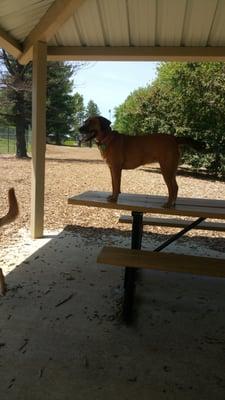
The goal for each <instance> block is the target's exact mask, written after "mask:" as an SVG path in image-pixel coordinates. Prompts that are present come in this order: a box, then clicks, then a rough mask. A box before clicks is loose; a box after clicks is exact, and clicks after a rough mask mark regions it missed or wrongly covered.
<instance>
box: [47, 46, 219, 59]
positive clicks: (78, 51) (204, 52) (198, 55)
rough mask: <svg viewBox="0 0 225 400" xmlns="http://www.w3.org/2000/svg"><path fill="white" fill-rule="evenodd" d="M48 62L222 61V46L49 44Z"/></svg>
mask: <svg viewBox="0 0 225 400" xmlns="http://www.w3.org/2000/svg"><path fill="white" fill-rule="evenodd" d="M48 60H49V61H77V60H87V61H225V47H224V46H222V47H178V46H177V47H148V46H144V47H139V46H137V47H126V46H115V47H104V46H102V47H95V46H92V47H84V46H83V47H80V46H64V47H63V46H49V47H48Z"/></svg>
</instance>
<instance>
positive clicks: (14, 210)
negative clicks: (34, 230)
mask: <svg viewBox="0 0 225 400" xmlns="http://www.w3.org/2000/svg"><path fill="white" fill-rule="evenodd" d="M8 199H9V211H8V212H7V214H6V215H5V216H4V217H2V218H0V226H3V225H5V224H9V223H10V222H12V221H14V219H16V217H17V215H18V214H19V207H18V202H17V198H16V195H15V191H14V188H11V189H9V191H8Z"/></svg>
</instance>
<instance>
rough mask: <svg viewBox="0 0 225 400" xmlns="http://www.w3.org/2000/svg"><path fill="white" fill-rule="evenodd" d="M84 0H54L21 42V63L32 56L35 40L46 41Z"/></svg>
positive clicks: (25, 62)
mask: <svg viewBox="0 0 225 400" xmlns="http://www.w3.org/2000/svg"><path fill="white" fill-rule="evenodd" d="M83 1H84V0H55V1H54V3H53V4H52V5H51V7H50V8H49V9H48V11H47V12H46V13H45V15H44V16H43V17H42V18H41V19H40V21H39V23H38V24H37V25H36V26H35V28H34V29H33V30H32V31H31V32H30V34H29V35H28V36H27V38H26V39H25V41H24V43H23V54H22V56H21V57H20V58H19V62H20V63H21V64H27V63H28V62H29V61H30V60H31V58H32V47H33V45H34V44H35V43H36V42H37V41H43V42H47V41H48V40H49V39H50V38H51V37H52V36H53V35H54V34H55V33H56V32H57V30H58V29H59V28H60V26H61V25H62V24H63V23H64V22H65V21H66V20H67V19H68V18H69V17H70V16H71V15H72V14H73V13H74V11H75V10H76V9H77V8H78V7H79V6H80V4H81V3H82V2H83Z"/></svg>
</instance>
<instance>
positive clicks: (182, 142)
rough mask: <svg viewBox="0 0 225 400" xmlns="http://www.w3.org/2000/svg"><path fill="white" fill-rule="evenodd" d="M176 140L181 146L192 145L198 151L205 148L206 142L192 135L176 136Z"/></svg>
mask: <svg viewBox="0 0 225 400" xmlns="http://www.w3.org/2000/svg"><path fill="white" fill-rule="evenodd" d="M176 141H177V143H178V144H179V145H181V146H188V147H192V148H193V149H194V150H197V151H204V150H205V144H204V143H203V142H201V141H200V140H195V139H192V138H190V137H176Z"/></svg>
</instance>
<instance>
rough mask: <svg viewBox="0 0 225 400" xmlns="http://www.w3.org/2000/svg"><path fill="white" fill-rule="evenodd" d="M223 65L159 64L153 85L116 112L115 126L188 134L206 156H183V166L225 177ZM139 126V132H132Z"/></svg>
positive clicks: (224, 90)
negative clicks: (202, 144)
mask: <svg viewBox="0 0 225 400" xmlns="http://www.w3.org/2000/svg"><path fill="white" fill-rule="evenodd" d="M224 125H225V65H224V63H220V62H217V63H172V62H171V63H162V64H160V65H159V67H158V71H157V77H156V79H155V81H154V82H153V83H152V84H151V85H149V86H148V87H147V88H146V90H145V91H143V92H142V91H141V90H140V89H138V91H135V92H134V93H132V94H131V95H130V96H129V97H128V98H127V99H126V100H125V102H124V103H123V104H122V105H121V106H120V107H118V108H117V110H116V122H115V126H116V127H117V126H118V127H120V128H122V131H123V129H124V127H125V128H126V129H127V128H128V129H129V131H130V132H132V131H133V132H135V131H136V132H137V133H138V134H142V133H143V132H144V133H149V134H151V133H152V132H164V133H171V134H174V135H179V136H182V135H188V136H191V137H193V138H194V139H198V140H200V141H203V142H205V143H206V151H205V152H202V153H198V154H196V153H194V152H191V151H187V152H185V153H184V158H183V159H184V160H185V162H187V163H189V164H190V165H192V166H193V167H195V168H199V167H201V166H203V167H205V168H207V170H208V171H211V172H213V173H214V174H215V175H216V176H221V175H223V176H225V135H224ZM137 127H138V129H137Z"/></svg>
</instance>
